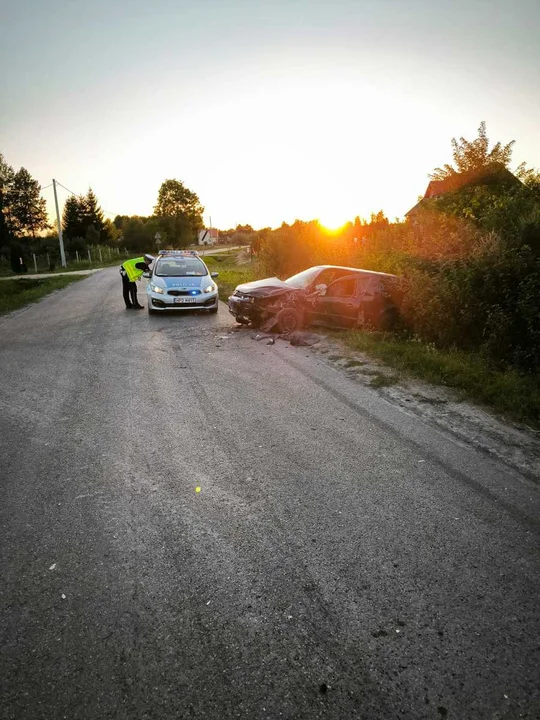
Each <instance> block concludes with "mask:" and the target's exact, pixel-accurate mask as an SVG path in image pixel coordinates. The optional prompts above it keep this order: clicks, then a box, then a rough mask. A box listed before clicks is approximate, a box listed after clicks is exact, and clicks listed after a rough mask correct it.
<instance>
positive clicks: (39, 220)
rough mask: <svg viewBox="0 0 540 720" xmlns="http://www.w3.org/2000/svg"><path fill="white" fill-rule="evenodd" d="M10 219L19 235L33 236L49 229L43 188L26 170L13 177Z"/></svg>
mask: <svg viewBox="0 0 540 720" xmlns="http://www.w3.org/2000/svg"><path fill="white" fill-rule="evenodd" d="M11 195H12V197H11V203H10V218H11V223H12V227H13V229H14V231H15V233H16V234H17V235H19V236H20V235H23V236H24V235H31V236H32V238H33V239H35V237H36V232H39V231H40V230H45V229H46V228H48V227H49V222H48V218H47V203H46V202H45V199H44V198H42V197H41V186H40V184H39V183H38V181H37V180H34V178H33V177H32V176H31V175H30V173H29V172H28V170H26V168H23V167H22V168H21V169H20V170H19V171H18V172H16V173H15V175H14V176H13V181H12V183H11Z"/></svg>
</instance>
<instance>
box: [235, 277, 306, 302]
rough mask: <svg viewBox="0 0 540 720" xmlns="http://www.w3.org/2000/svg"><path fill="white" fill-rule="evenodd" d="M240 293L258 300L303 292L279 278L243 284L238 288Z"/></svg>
mask: <svg viewBox="0 0 540 720" xmlns="http://www.w3.org/2000/svg"><path fill="white" fill-rule="evenodd" d="M236 289H237V290H238V292H241V293H243V294H244V295H250V296H251V297H256V298H266V297H275V296H276V295H283V294H284V293H290V292H303V291H302V290H298V288H293V287H291V286H290V285H287V284H286V283H284V282H283V280H280V279H279V278H277V277H271V278H265V279H264V280H254V281H253V282H248V283H243V284H242V285H238V287H237V288H236Z"/></svg>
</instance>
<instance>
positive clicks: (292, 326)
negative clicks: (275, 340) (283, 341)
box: [275, 308, 303, 334]
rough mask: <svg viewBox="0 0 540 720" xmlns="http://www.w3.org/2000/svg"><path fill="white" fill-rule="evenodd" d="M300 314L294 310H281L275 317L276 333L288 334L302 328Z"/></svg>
mask: <svg viewBox="0 0 540 720" xmlns="http://www.w3.org/2000/svg"><path fill="white" fill-rule="evenodd" d="M302 324H303V318H302V313H301V312H300V311H299V310H296V309H295V308H282V309H281V310H280V311H279V312H278V314H277V315H276V325H275V327H276V328H277V331H278V332H280V333H284V334H288V333H292V332H294V331H295V330H299V329H300V328H301V327H302Z"/></svg>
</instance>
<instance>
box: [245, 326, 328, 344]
mask: <svg viewBox="0 0 540 720" xmlns="http://www.w3.org/2000/svg"><path fill="white" fill-rule="evenodd" d="M276 338H280V339H281V340H287V341H288V342H290V343H291V345H293V346H294V347H302V346H310V345H316V344H317V343H319V342H321V340H324V339H325V336H324V335H318V334H317V333H312V332H307V331H305V330H295V331H294V332H291V333H256V334H255V335H252V336H251V339H252V340H257V341H259V340H268V342H267V343H266V344H267V345H275V342H276Z"/></svg>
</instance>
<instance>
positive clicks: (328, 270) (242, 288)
mask: <svg viewBox="0 0 540 720" xmlns="http://www.w3.org/2000/svg"><path fill="white" fill-rule="evenodd" d="M400 295H401V294H400V291H399V278H397V276H395V275H390V274H387V273H380V272H375V271H372V270H361V269H358V268H350V267H339V266H336V265H318V266H316V267H312V268H309V269H308V270H303V271H302V272H300V273H298V274H297V275H293V276H292V277H290V278H287V280H280V279H279V278H277V277H273V278H266V279H265V280H256V281H254V282H249V283H243V284H242V285H238V287H237V288H236V290H235V291H234V293H233V294H232V295H231V296H230V297H229V312H230V313H231V314H232V315H234V317H235V318H236V321H237V322H239V323H242V324H246V325H247V324H250V325H253V326H254V327H260V328H262V329H263V330H265V331H270V330H274V331H276V332H281V333H290V332H294V331H295V330H298V329H299V328H302V327H307V326H309V325H327V326H330V327H341V328H360V327H372V328H376V329H381V330H391V329H393V328H394V327H395V325H396V323H397V321H398V318H399V307H400Z"/></svg>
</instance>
